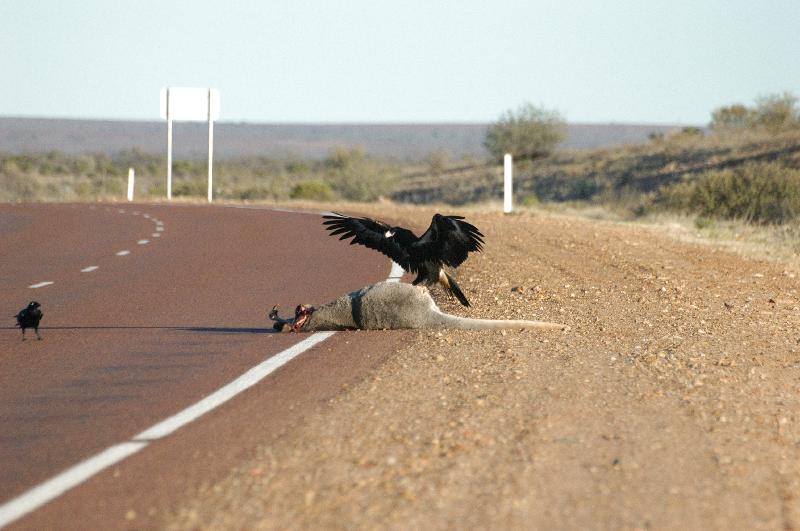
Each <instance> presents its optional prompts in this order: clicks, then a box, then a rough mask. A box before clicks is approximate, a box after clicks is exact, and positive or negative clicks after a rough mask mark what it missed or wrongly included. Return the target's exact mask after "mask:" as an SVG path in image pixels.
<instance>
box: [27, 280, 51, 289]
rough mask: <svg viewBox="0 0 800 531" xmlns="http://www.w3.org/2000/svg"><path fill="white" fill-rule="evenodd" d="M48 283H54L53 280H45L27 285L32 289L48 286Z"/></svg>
mask: <svg viewBox="0 0 800 531" xmlns="http://www.w3.org/2000/svg"><path fill="white" fill-rule="evenodd" d="M50 284H54V282H50V281H49V280H47V281H45V282H39V283H38V284H32V285H30V286H28V287H29V288H33V289H37V288H43V287H45V286H49V285H50Z"/></svg>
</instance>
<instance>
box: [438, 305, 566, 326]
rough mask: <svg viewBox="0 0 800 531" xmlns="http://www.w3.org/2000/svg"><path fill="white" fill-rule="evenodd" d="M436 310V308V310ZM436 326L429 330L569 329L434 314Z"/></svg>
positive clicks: (546, 323) (546, 324)
mask: <svg viewBox="0 0 800 531" xmlns="http://www.w3.org/2000/svg"><path fill="white" fill-rule="evenodd" d="M437 310H438V308H437ZM436 313H437V314H438V315H437V317H436V324H435V325H434V326H432V327H431V328H460V329H462V330H514V329H517V330H519V329H527V330H569V329H570V327H569V326H567V325H564V324H560V323H550V322H547V321H519V320H504V319H497V320H495V319H469V318H466V317H458V316H455V315H450V314H446V313H442V312H441V311H437V312H436Z"/></svg>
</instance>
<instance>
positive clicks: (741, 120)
mask: <svg viewBox="0 0 800 531" xmlns="http://www.w3.org/2000/svg"><path fill="white" fill-rule="evenodd" d="M754 121H755V112H754V111H753V109H749V108H748V107H746V106H745V105H742V104H741V103H736V104H733V105H728V106H727V107H719V108H718V109H715V110H714V111H713V112H712V113H711V124H710V126H711V129H713V130H714V131H729V130H735V129H745V128H747V127H751V126H752V125H753V123H754Z"/></svg>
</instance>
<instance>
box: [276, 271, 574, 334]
mask: <svg viewBox="0 0 800 531" xmlns="http://www.w3.org/2000/svg"><path fill="white" fill-rule="evenodd" d="M269 318H270V319H271V320H273V321H274V322H275V324H274V325H273V328H274V329H275V330H278V331H282V332H299V331H301V330H302V331H303V332H317V331H321V330H354V329H361V330H396V329H403V328H459V329H463V330H492V329H494V330H497V329H520V328H525V329H536V330H567V329H569V327H568V326H565V325H563V324H558V323H548V322H545V321H516V320H495V319H468V318H465V317H458V316H455V315H450V314H446V313H443V312H442V311H441V310H440V309H439V307H438V306H436V303H435V302H434V301H433V299H432V298H431V296H430V294H429V293H428V290H427V289H426V288H424V287H422V286H412V285H411V284H404V283H401V282H379V283H377V284H372V285H371V286H367V287H365V288H361V289H360V290H358V291H354V292H352V293H348V294H347V295H343V296H341V297H339V298H338V299H336V300H333V301H331V302H328V303H326V304H323V305H321V306H318V307H314V306H310V305H304V304H301V305H299V306H298V307H297V308H296V309H295V316H294V317H293V318H290V319H282V318H280V317H279V316H278V307H277V306H276V307H274V308H273V309H272V311H271V312H270V314H269Z"/></svg>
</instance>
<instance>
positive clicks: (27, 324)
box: [14, 301, 44, 341]
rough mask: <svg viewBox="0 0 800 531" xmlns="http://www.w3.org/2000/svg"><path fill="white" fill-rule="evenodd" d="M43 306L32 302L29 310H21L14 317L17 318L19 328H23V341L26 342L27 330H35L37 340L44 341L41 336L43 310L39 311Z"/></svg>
mask: <svg viewBox="0 0 800 531" xmlns="http://www.w3.org/2000/svg"><path fill="white" fill-rule="evenodd" d="M40 306H41V304H39V303H38V302H36V301H31V302H30V304H28V307H27V308H24V309H22V310H20V312H19V313H18V314H17V315H15V316H14V317H16V318H17V326H19V327H20V328H22V340H23V341H25V329H26V328H33V331H34V332H36V339H42V336H40V335H39V321H41V320H42V316H43V315H44V314H43V313H42V310H40V309H39V307H40Z"/></svg>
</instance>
